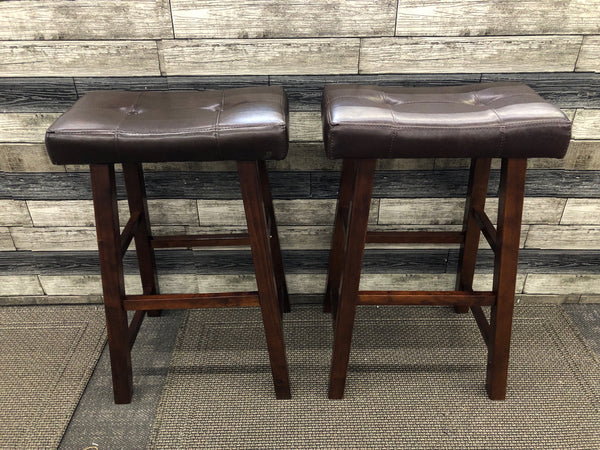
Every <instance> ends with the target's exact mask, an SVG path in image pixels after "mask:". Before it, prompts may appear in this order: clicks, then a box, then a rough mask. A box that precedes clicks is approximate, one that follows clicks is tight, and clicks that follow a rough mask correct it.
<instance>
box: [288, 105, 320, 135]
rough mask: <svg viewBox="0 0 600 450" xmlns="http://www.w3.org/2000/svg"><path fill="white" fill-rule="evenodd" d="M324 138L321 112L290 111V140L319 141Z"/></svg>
mask: <svg viewBox="0 0 600 450" xmlns="http://www.w3.org/2000/svg"><path fill="white" fill-rule="evenodd" d="M321 139H323V125H322V124H321V113H319V112H316V111H307V112H304V111H303V112H291V113H290V141H296V142H298V141H309V142H311V141H319V140H321Z"/></svg>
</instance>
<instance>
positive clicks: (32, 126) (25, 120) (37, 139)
mask: <svg viewBox="0 0 600 450" xmlns="http://www.w3.org/2000/svg"><path fill="white" fill-rule="evenodd" d="M0 64H1V63H0ZM58 116H60V114H58V113H37V114H36V113H5V114H0V130H2V135H0V139H1V140H2V141H3V142H30V143H41V142H44V136H45V135H46V130H47V129H48V127H49V126H50V125H52V122H54V121H55V120H56V119H57V118H58Z"/></svg>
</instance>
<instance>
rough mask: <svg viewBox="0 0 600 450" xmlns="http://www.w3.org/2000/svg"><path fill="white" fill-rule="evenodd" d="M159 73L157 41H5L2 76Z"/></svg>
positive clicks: (0, 63)
mask: <svg viewBox="0 0 600 450" xmlns="http://www.w3.org/2000/svg"><path fill="white" fill-rule="evenodd" d="M32 73H34V74H36V75H38V76H40V77H52V76H59V77H64V76H80V77H86V76H87V77H93V76H101V77H106V76H144V75H160V70H159V65H158V57H157V49H156V42H154V41H68V42H67V41H52V42H43V41H35V42H32V41H4V42H0V77H27V76H31V74H32Z"/></svg>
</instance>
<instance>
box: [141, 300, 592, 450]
mask: <svg viewBox="0 0 600 450" xmlns="http://www.w3.org/2000/svg"><path fill="white" fill-rule="evenodd" d="M284 326H285V331H286V343H287V351H288V362H289V365H290V373H291V382H292V395H293V399H292V400H287V401H286V400H279V401H278V400H275V398H274V395H273V388H272V384H271V375H270V370H269V365H268V359H267V354H266V351H265V341H264V337H263V331H262V328H261V322H260V316H259V312H258V310H257V309H254V308H247V309H236V310H203V311H192V312H190V313H189V315H188V316H187V318H186V320H185V321H184V324H183V326H182V329H181V330H180V334H179V337H178V340H177V344H176V349H175V352H174V355H173V359H172V362H171V367H170V370H169V374H168V376H167V382H166V386H165V388H164V391H163V395H162V399H161V402H160V406H159V410H158V413H157V418H156V422H155V424H154V429H153V433H152V440H151V447H153V448H194V447H206V448H477V449H481V448H560V449H564V448H569V449H572V448H588V449H589V448H600V411H599V408H600V363H599V361H598V359H597V357H596V356H595V355H594V354H593V353H592V351H591V350H590V349H589V348H588V347H587V346H586V345H585V343H584V342H583V340H582V338H581V337H580V336H579V334H578V333H577V332H576V331H575V329H574V326H573V325H572V324H571V322H570V320H569V319H568V318H567V316H566V315H565V313H564V312H563V311H562V309H561V308H560V307H518V308H517V310H516V318H515V325H514V337H513V349H512V360H511V362H512V364H511V369H510V379H509V392H508V399H507V400H506V401H504V402H492V401H490V400H488V399H487V397H486V394H485V390H484V379H485V361H486V353H485V348H484V345H483V341H482V339H481V337H480V336H479V331H478V330H477V327H476V325H475V322H474V320H473V319H472V318H471V317H470V316H467V315H456V314H454V313H453V312H452V311H451V310H450V309H449V308H419V307H379V308H378V307H361V308H359V313H358V316H357V323H356V327H355V334H354V336H355V338H354V342H353V351H352V358H351V361H350V374H349V377H348V383H347V389H346V396H345V399H344V400H342V401H330V400H327V399H326V392H327V378H328V371H329V358H330V348H331V336H332V330H331V325H330V323H329V321H328V316H327V315H324V314H322V313H321V312H320V310H319V308H318V307H316V306H311V307H302V308H299V307H297V308H295V311H294V312H292V313H290V314H287V315H286V316H285V323H284Z"/></svg>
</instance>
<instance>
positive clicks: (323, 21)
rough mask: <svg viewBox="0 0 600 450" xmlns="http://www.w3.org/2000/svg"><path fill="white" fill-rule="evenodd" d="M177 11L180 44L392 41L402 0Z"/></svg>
mask: <svg viewBox="0 0 600 450" xmlns="http://www.w3.org/2000/svg"><path fill="white" fill-rule="evenodd" d="M171 8H172V11H173V25H174V29H175V37H176V38H215V39H216V38H219V39H222V38H242V39H247V38H252V39H254V38H263V39H267V38H290V37H307V38H312V37H328V36H330V37H341V36H392V35H393V34H394V27H395V19H396V0H344V1H339V0H304V1H302V2H290V1H286V0H275V1H269V2H264V1H257V0H204V1H202V2H198V1H195V0H171ZM241 11H243V13H240V12H241Z"/></svg>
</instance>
